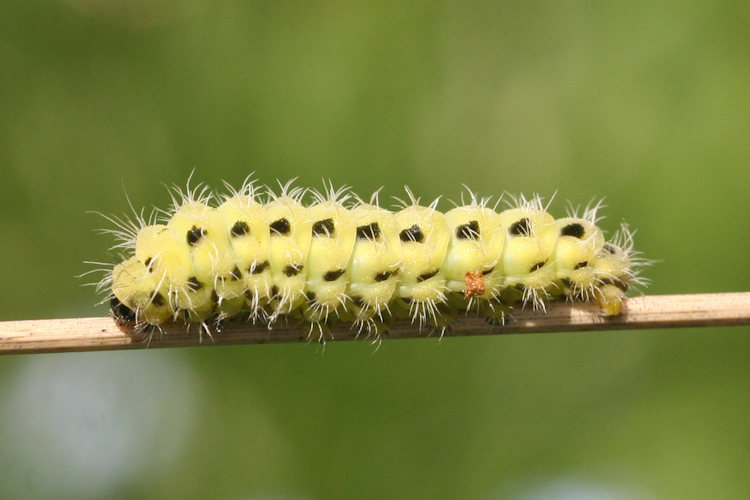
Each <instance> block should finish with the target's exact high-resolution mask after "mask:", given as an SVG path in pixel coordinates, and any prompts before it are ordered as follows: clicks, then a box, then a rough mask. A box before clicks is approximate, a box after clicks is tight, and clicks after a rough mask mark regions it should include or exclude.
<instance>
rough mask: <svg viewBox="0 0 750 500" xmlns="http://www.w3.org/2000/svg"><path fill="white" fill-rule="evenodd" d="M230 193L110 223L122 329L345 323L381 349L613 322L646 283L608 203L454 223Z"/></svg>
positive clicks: (186, 193)
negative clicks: (500, 325)
mask: <svg viewBox="0 0 750 500" xmlns="http://www.w3.org/2000/svg"><path fill="white" fill-rule="evenodd" d="M226 188H227V192H226V194H221V195H217V194H213V193H211V192H209V190H208V188H206V187H202V186H198V187H195V188H190V187H189V186H188V188H187V189H186V190H180V189H178V188H176V187H173V188H171V194H172V207H171V208H170V209H168V210H164V211H157V212H155V213H154V214H153V215H151V216H149V217H144V216H143V215H142V212H140V213H136V216H135V217H131V218H119V217H108V220H110V221H111V222H114V223H115V224H116V225H117V226H118V227H117V229H112V230H105V232H108V233H113V234H115V236H116V238H117V240H118V243H117V244H116V245H115V246H114V247H113V248H114V249H118V250H120V251H122V252H123V255H122V260H121V261H120V262H118V263H116V264H115V265H114V266H113V267H111V268H107V269H104V271H105V277H104V278H103V279H102V280H101V282H99V283H98V287H99V288H100V289H101V290H103V291H105V292H106V294H107V300H108V301H109V303H110V310H111V313H112V315H113V316H114V317H115V318H116V319H117V320H119V321H127V322H135V323H136V324H137V325H138V326H140V327H149V326H152V327H158V326H159V325H162V324H164V323H168V322H184V323H186V324H195V323H197V324H201V325H202V327H203V328H204V329H205V330H206V331H210V329H211V325H213V324H218V323H220V322H221V321H224V320H227V319H229V318H244V319H247V320H250V321H253V322H263V323H266V324H268V326H269V328H273V325H274V323H275V322H276V321H278V320H279V319H280V318H287V319H294V320H299V321H300V322H303V323H305V324H307V325H308V328H309V331H310V335H311V338H315V339H317V340H321V341H322V340H324V339H325V338H326V332H327V331H328V329H329V328H330V326H331V325H333V324H334V323H337V322H342V321H343V322H350V323H351V324H352V327H353V328H356V329H357V330H358V331H359V332H361V333H362V334H363V335H369V336H373V337H375V338H380V335H381V334H382V333H383V332H384V331H385V330H386V329H387V327H388V324H389V323H390V322H391V321H393V320H394V319H398V318H408V319H410V320H411V321H412V322H413V323H414V324H415V327H419V328H420V329H422V328H424V329H430V330H438V331H441V332H442V331H444V330H445V328H447V327H448V326H449V325H450V322H451V319H452V318H454V317H455V316H456V315H457V314H459V313H462V312H464V311H466V312H469V313H476V314H481V315H485V316H488V317H489V318H492V319H495V320H498V319H499V320H501V321H502V320H503V319H504V318H505V317H506V315H508V314H510V313H512V310H513V309H514V308H522V307H533V308H536V309H544V308H545V304H546V302H547V301H549V300H568V301H572V302H575V301H578V302H596V303H597V304H598V305H599V306H600V308H601V311H602V315H604V316H615V315H618V314H619V313H620V307H621V304H622V302H623V300H624V299H625V295H626V292H627V291H628V289H629V288H630V287H631V286H632V285H639V284H645V283H646V280H644V279H643V278H642V277H641V276H640V275H639V273H640V270H641V268H642V267H643V266H644V265H646V264H647V263H648V262H647V261H646V260H645V259H643V258H642V257H641V256H640V252H637V251H635V250H634V249H633V232H631V231H630V230H629V228H628V226H627V225H626V224H624V223H623V224H622V225H621V226H620V229H619V230H618V231H617V232H616V233H615V235H614V236H613V237H612V238H610V239H609V240H607V238H606V237H605V235H604V233H603V232H602V230H601V229H599V227H598V226H597V222H598V218H597V214H598V212H599V210H600V209H601V202H600V203H597V204H594V205H593V206H590V207H588V208H587V209H585V210H584V211H583V212H582V213H581V214H578V213H576V210H572V209H569V210H568V214H567V216H566V217H563V218H559V219H555V218H554V217H553V216H552V215H550V214H549V212H548V207H547V206H545V205H544V203H543V201H542V199H541V198H540V197H539V196H537V195H534V196H532V197H530V198H526V197H523V196H520V197H512V196H506V197H505V201H504V200H503V197H502V196H500V197H498V198H497V199H496V200H492V199H491V198H479V197H478V196H477V195H475V194H474V193H472V192H470V191H468V200H467V201H462V203H460V204H457V206H455V207H454V208H452V209H450V210H448V211H447V212H445V213H443V212H441V211H439V210H438V208H437V206H438V200H435V201H433V202H431V203H428V204H426V205H423V204H421V203H420V200H419V198H417V197H415V196H414V195H413V194H412V192H411V191H410V190H409V189H408V188H406V200H405V201H403V200H399V205H398V207H397V209H396V211H395V212H394V211H391V210H388V209H386V208H383V207H381V206H380V204H379V203H378V193H376V194H375V195H373V197H372V198H371V199H370V200H369V202H366V201H364V200H363V199H361V198H359V197H357V196H356V195H354V194H353V193H352V192H351V191H350V190H349V188H347V187H342V188H338V189H336V188H334V187H333V185H332V184H330V183H327V184H325V185H324V188H323V189H322V190H320V191H318V190H314V189H303V188H299V187H293V182H291V181H290V182H288V183H286V184H283V185H282V184H279V189H278V190H272V189H269V188H265V187H262V186H258V185H257V184H256V183H255V182H254V181H252V180H251V179H250V178H248V179H247V180H246V181H245V182H244V183H243V185H242V186H241V187H240V188H239V189H232V188H231V187H230V186H229V185H226ZM503 203H504V204H505V205H506V207H505V209H504V210H500V209H499V208H498V207H500V206H501V205H502V204H503ZM134 212H135V211H134Z"/></svg>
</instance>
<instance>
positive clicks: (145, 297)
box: [112, 257, 173, 325]
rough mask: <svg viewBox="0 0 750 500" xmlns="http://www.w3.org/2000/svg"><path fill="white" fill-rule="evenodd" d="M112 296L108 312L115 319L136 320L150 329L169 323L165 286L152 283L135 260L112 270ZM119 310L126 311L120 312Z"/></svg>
mask: <svg viewBox="0 0 750 500" xmlns="http://www.w3.org/2000/svg"><path fill="white" fill-rule="evenodd" d="M112 294H113V295H114V297H113V299H112V312H113V314H114V315H115V318H116V319H120V320H132V319H137V321H139V322H144V323H147V324H150V325H160V324H162V323H165V322H167V321H170V320H171V319H173V311H172V308H171V307H170V306H169V302H168V296H169V289H168V286H167V285H166V284H165V283H164V282H160V281H158V280H156V278H155V276H154V274H153V273H151V272H149V270H148V268H147V267H146V265H145V264H144V263H143V262H142V261H140V260H139V259H137V258H136V257H131V258H129V259H127V260H125V261H123V262H120V263H119V264H117V265H116V266H115V267H114V269H113V271H112ZM122 306H124V307H125V308H127V309H126V310H123V308H122ZM128 311H130V313H128Z"/></svg>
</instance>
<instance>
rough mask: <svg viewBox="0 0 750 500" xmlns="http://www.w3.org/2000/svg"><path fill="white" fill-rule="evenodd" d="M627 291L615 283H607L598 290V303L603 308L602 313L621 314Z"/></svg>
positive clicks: (604, 314)
mask: <svg viewBox="0 0 750 500" xmlns="http://www.w3.org/2000/svg"><path fill="white" fill-rule="evenodd" d="M624 300H625V292H623V291H622V290H621V289H620V288H618V287H616V286H615V285H610V284H606V285H603V286H602V287H600V288H599V289H598V290H597V294H596V303H597V304H598V305H599V308H600V309H601V315H602V316H606V317H613V316H619V315H620V313H621V312H622V303H623V301H624Z"/></svg>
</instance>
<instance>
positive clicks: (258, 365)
mask: <svg viewBox="0 0 750 500" xmlns="http://www.w3.org/2000/svg"><path fill="white" fill-rule="evenodd" d="M749 12H750V11H749V10H748V9H747V6H746V5H745V4H744V3H743V2H731V1H697V2H690V3H685V2H670V1H659V0H657V1H651V2H628V3H614V2H611V3H610V2H571V1H560V2H523V3H520V2H490V1H484V2H445V1H432V2H413V3H405V2H403V3H402V2H320V3H301V2H300V3H297V2H268V3H264V2H206V1H199V0H190V1H177V0H155V1H148V0H130V1H124V0H105V1H98V0H59V1H38V2H3V3H2V4H0V169H1V172H2V176H1V177H0V210H1V213H0V232H1V234H2V238H0V256H1V257H2V263H3V267H4V268H5V270H6V273H5V278H4V280H3V283H4V286H2V287H1V288H0V319H2V320H11V319H30V318H54V317H76V316H94V315H104V314H106V308H105V307H103V306H95V305H94V304H95V303H96V302H97V301H98V300H99V299H98V298H97V297H96V296H95V294H94V291H93V289H91V288H89V287H83V286H81V285H82V281H85V280H79V279H76V278H75V276H76V275H78V274H81V273H83V272H85V271H86V270H88V269H90V266H87V265H85V264H84V263H83V261H85V260H94V261H107V260H112V259H113V256H112V255H111V254H110V253H108V251H107V248H108V247H109V245H110V244H111V243H112V242H111V240H110V239H109V238H107V237H105V236H101V235H97V234H96V233H95V232H94V229H96V228H101V227H107V226H108V224H107V223H106V222H105V221H104V220H103V219H102V218H101V217H99V216H97V215H92V214H90V213H88V212H89V211H99V212H102V213H104V214H120V213H123V212H126V211H128V204H127V199H126V195H125V193H127V196H129V197H130V199H131V200H132V201H133V204H134V205H135V206H137V207H141V206H146V207H151V206H154V205H155V206H159V207H166V206H167V203H168V200H169V198H168V196H167V193H166V190H165V188H164V185H163V184H165V183H166V184H172V183H177V184H179V185H183V184H184V182H185V181H186V179H187V177H188V175H189V174H190V172H191V171H192V170H193V169H194V170H195V175H194V179H196V180H198V181H203V182H206V183H208V184H210V185H211V186H212V187H215V188H220V187H221V180H227V181H228V182H230V183H232V184H233V185H235V186H237V185H238V184H239V183H240V181H241V180H242V179H243V178H244V177H245V176H246V175H247V174H248V173H249V172H251V171H255V172H256V176H257V177H258V178H259V179H260V180H261V181H263V182H266V183H274V182H275V180H276V179H277V178H278V179H281V180H286V179H289V178H291V177H299V183H298V184H299V185H302V186H320V185H321V178H325V179H331V180H333V182H334V183H335V184H349V185H352V186H353V187H354V188H355V191H356V192H357V193H360V194H362V195H367V194H369V193H370V192H371V191H372V190H374V189H377V188H378V187H380V186H381V185H385V186H386V188H385V191H384V193H385V195H386V196H387V195H394V194H399V192H400V190H401V186H402V185H404V184H408V185H410V186H411V187H413V189H414V190H415V192H416V193H418V194H419V195H421V196H423V199H432V198H434V197H436V196H439V195H444V196H446V197H448V198H453V199H457V198H458V196H459V194H460V191H461V184H462V183H465V184H467V185H469V186H471V187H473V188H474V189H476V190H479V191H480V192H481V193H482V194H484V195H490V194H497V193H500V192H502V191H506V190H507V191H509V192H512V193H519V192H523V193H532V192H538V193H540V194H542V195H544V196H546V197H547V198H549V197H550V196H552V195H553V194H554V193H555V192H557V193H558V194H557V197H556V200H555V203H554V204H553V206H552V212H553V213H554V214H557V215H561V214H562V213H563V211H564V202H563V201H564V200H566V199H569V200H571V201H572V202H573V203H574V204H585V203H586V202H587V201H589V200H590V199H592V198H594V197H599V196H605V197H606V203H607V205H608V207H607V208H606V210H605V211H604V214H605V215H606V216H607V217H608V218H607V219H606V220H605V221H604V222H603V226H604V227H605V228H606V229H607V230H609V231H610V232H611V231H613V230H614V229H616V227H617V225H618V224H619V222H620V221H621V220H622V219H623V218H625V219H627V220H628V222H630V223H631V225H632V227H634V228H637V229H638V233H637V238H636V243H637V248H638V249H640V250H642V251H643V252H644V253H645V255H646V256H647V257H650V258H654V259H660V260H661V262H660V263H658V264H657V265H656V266H654V267H653V268H649V269H648V270H647V272H646V275H647V276H648V277H649V278H651V279H652V281H653V284H652V285H651V286H650V287H649V288H648V290H647V292H648V293H653V294H667V293H689V292H729V291H740V290H748V289H749V288H750V284H749V283H748V281H749V280H750V278H749V277H750V274H749V271H750V261H748V258H747V255H748V251H747V248H748V246H747V241H748V235H750V217H748V212H747V208H748V197H749V196H750V186H748V179H749V178H750V174H748V170H747V169H748V163H749V160H750V142H749V141H748V130H750V94H749V91H750V83H749V82H750V36H748V33H750V15H749V14H748V13H749ZM381 199H385V198H381ZM447 206H449V205H448V204H447V203H446V204H444V205H443V207H447ZM748 361H750V337H749V336H748V329H747V328H725V329H700V330H698V329H685V330H671V331H644V332H634V333H630V332H614V333H598V334H593V333H589V334H577V333H576V334H564V335H538V336H537V335H531V336H503V337H484V338H462V339H453V338H446V339H444V340H443V341H442V342H438V341H437V340H436V339H416V340H403V341H392V342H388V341H387V342H385V343H384V344H383V346H382V347H381V348H380V350H379V351H378V352H377V353H375V354H373V347H372V346H371V345H370V344H369V343H366V342H359V343H341V344H337V343H332V344H329V345H328V346H327V347H326V348H325V350H321V349H320V348H319V347H317V346H314V345H278V346H246V347H217V348H207V349H174V350H164V351H159V350H145V351H138V352H114V353H89V354H59V355H28V356H18V357H4V358H1V359H0V470H2V471H3V473H2V475H3V477H2V481H0V496H3V497H39V498H42V497H54V498H101V497H115V498H131V497H143V498H188V497H195V498H197V497H213V498H222V499H224V498H226V499H323V498H479V499H494V498H511V499H520V498H523V499H537V498H566V499H567V498H627V499H630V498H748V497H750V426H748V415H750V392H749V388H750V363H749V362H748Z"/></svg>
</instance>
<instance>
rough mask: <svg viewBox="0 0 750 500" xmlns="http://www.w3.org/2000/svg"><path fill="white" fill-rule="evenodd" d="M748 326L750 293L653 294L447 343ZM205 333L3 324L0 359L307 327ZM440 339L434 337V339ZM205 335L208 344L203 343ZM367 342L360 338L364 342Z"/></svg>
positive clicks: (406, 332) (555, 311)
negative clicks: (610, 308) (611, 312)
mask: <svg viewBox="0 0 750 500" xmlns="http://www.w3.org/2000/svg"><path fill="white" fill-rule="evenodd" d="M747 324H750V292H742V293H717V294H697V295H655V296H644V297H636V298H631V299H628V300H627V301H626V302H625V304H624V306H623V311H622V314H621V315H620V316H617V317H613V318H606V317H602V316H601V315H600V313H599V308H598V307H597V306H596V305H593V304H567V303H562V302H560V303H550V304H547V311H546V312H544V311H531V310H525V311H518V312H515V313H514V314H513V317H512V318H510V319H509V320H508V321H507V324H505V325H491V324H488V322H487V321H486V320H485V318H481V317H474V316H460V317H459V318H457V319H456V320H455V321H454V322H453V323H452V327H451V329H450V330H449V331H447V332H446V333H445V336H446V337H454V336H456V337H457V336H467V335H498V334H506V333H546V332H572V331H594V330H598V331H607V330H639V329H649V328H680V327H697V326H732V325H747ZM199 333H200V332H199V328H198V327H197V326H193V327H192V328H190V329H186V328H185V327H184V326H181V325H170V326H169V327H167V328H165V329H164V333H159V332H158V331H156V332H154V333H153V334H149V333H143V332H141V333H138V332H135V331H133V328H132V325H118V324H117V323H116V322H115V321H114V320H112V319H111V318H71V319H48V320H28V321H5V322H0V353H1V354H10V353H40V352H65V351H103V350H113V349H145V348H156V347H186V346H199V345H202V346H211V345H233V344H267V343H281V342H306V341H307V338H308V337H307V328H305V327H303V326H301V325H293V324H289V325H285V324H284V323H283V322H280V323H277V324H275V325H274V327H273V329H271V330H269V329H268V328H267V327H266V326H264V325H251V324H247V323H242V322H236V323H228V324H226V325H225V326H224V327H223V328H222V330H221V331H220V332H213V333H212V336H211V337H208V336H207V335H206V334H205V333H204V334H203V335H202V336H201V335H200V334H199ZM435 335H436V334H434V333H433V334H432V336H433V337H434V336H435ZM428 336H429V332H425V331H422V332H420V331H419V329H418V328H417V327H416V326H414V325H412V324H411V323H409V322H408V321H398V322H396V323H395V324H394V325H392V326H391V328H390V329H389V330H388V333H387V335H386V336H385V338H414V337H423V338H425V337H428ZM201 337H202V342H201ZM356 337H357V334H356V332H355V331H353V330H351V329H350V328H349V325H348V324H342V325H339V326H338V327H337V328H336V329H334V331H333V339H331V340H354V339H355V338H356ZM360 338H362V337H360Z"/></svg>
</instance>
